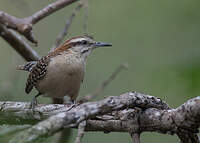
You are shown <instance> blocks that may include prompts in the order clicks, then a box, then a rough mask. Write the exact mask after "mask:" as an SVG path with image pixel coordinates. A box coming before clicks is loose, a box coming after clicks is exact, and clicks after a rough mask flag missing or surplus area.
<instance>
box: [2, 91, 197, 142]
mask: <svg viewBox="0 0 200 143" xmlns="http://www.w3.org/2000/svg"><path fill="white" fill-rule="evenodd" d="M199 103H200V97H196V98H194V99H191V100H189V101H187V102H186V103H185V104H183V105H181V106H180V107H178V108H176V109H171V108H169V107H168V105H167V104H166V103H164V102H162V101H161V100H160V99H158V98H155V97H152V96H148V95H144V94H139V93H135V92H129V93H125V94H123V95H120V96H114V97H108V98H105V99H104V100H101V101H98V102H88V103H84V104H81V105H77V106H76V107H75V108H73V109H72V110H70V111H67V110H68V109H69V107H67V106H66V105H58V104H57V105H54V104H51V105H40V106H38V107H36V109H35V112H34V114H33V113H32V111H31V110H30V109H29V106H30V104H29V103H20V102H18V103H15V102H0V115H1V116H0V123H1V124H3V123H9V120H8V119H12V118H15V119H16V121H12V123H19V122H20V121H24V120H29V121H30V120H33V121H38V120H42V119H45V118H47V117H49V116H50V117H49V118H48V119H46V120H44V121H41V122H39V123H38V124H36V125H34V126H32V127H31V128H29V129H28V130H26V131H22V132H21V133H20V134H19V135H18V136H17V137H16V138H14V139H13V140H12V141H13V142H18V141H19V140H18V139H20V141H23V142H28V141H35V140H38V139H39V138H40V137H44V136H50V135H52V134H54V133H56V132H58V131H60V130H62V129H63V128H64V127H67V128H68V127H75V128H77V126H78V124H79V123H80V122H82V121H84V120H87V123H86V126H85V131H103V132H106V133H108V132H129V133H132V134H134V133H142V132H144V131H156V132H160V133H169V134H177V135H178V136H179V138H180V139H181V141H182V142H183V143H186V142H187V143H190V142H191V143H192V142H194V143H199V140H198V137H197V135H196V133H197V131H198V130H197V129H198V127H199V126H200V120H199V119H200V112H199V111H200V104H199ZM136 107H139V108H136ZM66 111H67V112H66ZM57 113H58V114H57ZM52 115H53V116H52ZM3 121H4V122H3ZM29 123H33V122H29ZM184 137H185V138H184ZM186 137H187V139H186Z"/></svg>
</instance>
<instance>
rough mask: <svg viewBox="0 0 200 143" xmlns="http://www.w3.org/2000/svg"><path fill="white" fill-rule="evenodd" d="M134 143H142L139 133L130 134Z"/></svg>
mask: <svg viewBox="0 0 200 143" xmlns="http://www.w3.org/2000/svg"><path fill="white" fill-rule="evenodd" d="M130 135H131V138H132V141H133V143H140V134H139V133H130Z"/></svg>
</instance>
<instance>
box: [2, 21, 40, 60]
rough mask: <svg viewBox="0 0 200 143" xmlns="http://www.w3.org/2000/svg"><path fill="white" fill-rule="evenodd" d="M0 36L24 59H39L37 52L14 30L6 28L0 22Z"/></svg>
mask: <svg viewBox="0 0 200 143" xmlns="http://www.w3.org/2000/svg"><path fill="white" fill-rule="evenodd" d="M0 36H1V37H2V38H3V39H4V40H5V41H6V42H8V44H10V45H11V46H12V47H13V48H14V49H15V50H16V51H17V52H18V53H19V54H20V55H21V56H22V57H23V58H24V59H25V60H27V61H35V60H38V59H39V56H38V54H37V53H36V51H34V50H33V49H32V48H31V46H30V45H28V44H27V43H26V42H25V41H24V40H23V39H22V38H21V37H20V36H19V35H17V34H16V33H15V32H13V31H11V30H8V29H7V28H6V27H5V26H3V25H2V24H0Z"/></svg>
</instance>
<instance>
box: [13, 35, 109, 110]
mask: <svg viewBox="0 0 200 143" xmlns="http://www.w3.org/2000/svg"><path fill="white" fill-rule="evenodd" d="M104 46H112V45H111V44H108V43H103V42H96V41H94V40H93V38H92V37H90V36H78V37H73V38H71V39H69V40H67V41H65V42H64V44H63V45H61V46H59V47H57V48H56V49H54V50H53V51H52V52H49V54H48V55H47V56H44V57H42V58H41V59H40V60H38V61H31V62H28V63H26V64H24V65H20V66H18V67H17V69H19V70H25V71H28V72H30V74H29V76H28V79H27V82H26V88H25V91H26V93H30V92H31V90H32V89H33V87H35V88H36V89H37V90H38V94H37V95H36V96H35V97H34V98H33V100H32V102H31V106H32V108H34V106H35V105H37V97H38V96H40V95H44V96H46V97H54V98H63V97H64V96H65V95H68V96H69V97H70V99H71V101H72V102H73V103H74V101H75V100H76V97H77V96H78V94H79V89H80V85H81V83H82V82H83V78H84V73H85V65H86V59H87V57H88V56H89V55H90V54H91V53H92V51H93V50H94V49H96V48H97V47H104Z"/></svg>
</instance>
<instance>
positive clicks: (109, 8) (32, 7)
mask: <svg viewBox="0 0 200 143" xmlns="http://www.w3.org/2000/svg"><path fill="white" fill-rule="evenodd" d="M50 2H53V1H41V0H32V1H27V0H18V1H16V0H1V1H0V9H1V10H2V11H5V12H7V13H9V14H11V15H14V16H16V17H26V16H29V15H31V14H33V13H34V12H36V11H37V10H40V9H41V8H43V7H44V6H46V5H47V4H48V3H50ZM76 4H77V3H76ZM76 4H73V5H71V6H69V7H66V8H64V9H62V10H60V11H58V12H56V13H54V14H52V15H51V16H49V17H47V18H45V19H43V20H42V21H40V22H39V23H38V24H36V25H35V26H34V34H35V35H36V37H37V39H38V41H39V45H38V47H34V49H35V50H36V51H37V52H38V53H39V55H40V56H43V55H46V54H47V52H48V51H49V50H50V49H51V46H52V44H53V43H54V41H55V38H56V36H57V35H58V33H59V32H60V31H61V30H62V29H63V27H64V23H65V20H66V18H68V17H69V15H70V14H71V11H72V9H73V8H74V7H75V6H76ZM199 7H200V1H199V0H190V1H189V0H176V1H174V0H167V1H161V0H89V20H88V33H89V34H91V35H92V36H93V37H94V38H95V39H96V40H98V41H104V42H110V43H112V44H113V47H112V48H108V49H106V48H104V49H99V50H97V51H95V52H94V53H93V54H92V56H91V57H90V58H89V59H88V64H87V72H86V77H85V80H84V83H83V85H82V87H81V93H80V95H81V96H83V95H85V94H87V93H89V92H91V91H93V90H94V89H95V88H96V87H97V86H98V85H99V84H100V83H101V82H102V81H103V79H106V78H107V77H108V76H109V75H110V74H111V73H112V71H113V70H114V69H115V68H116V67H117V66H118V65H119V64H120V63H123V62H128V63H129V69H128V70H126V71H123V72H122V73H120V75H118V77H117V78H116V79H115V80H114V81H112V83H111V84H110V85H109V86H108V87H107V88H106V90H105V91H104V92H103V93H102V94H101V96H99V97H98V98H97V99H95V100H98V99H102V98H103V97H105V96H108V95H116V96H117V95H120V94H121V93H124V92H127V91H138V92H142V93H146V94H150V95H153V96H157V97H160V98H162V99H163V100H165V101H167V102H168V104H169V105H170V106H171V107H177V106H179V105H181V104H182V103H184V102H185V101H186V100H188V99H190V98H192V97H195V96H198V95H199V92H200V88H199V87H200V61H199V59H200V55H199V53H200V48H199V46H200V39H199V37H200V11H199ZM83 13H84V10H81V12H80V13H79V14H78V15H77V17H76V18H75V20H74V22H73V24H72V27H71V28H70V30H69V35H67V37H66V39H67V38H69V37H71V36H77V35H82V34H83V32H84V31H83V23H84V14H83ZM0 49H1V52H0V65H1V68H0V100H3V101H7V100H10V101H31V99H32V97H33V96H34V95H35V94H36V91H34V92H32V93H31V94H30V95H26V94H25V92H24V87H25V82H26V78H27V73H25V72H21V71H16V69H15V67H16V66H17V65H19V64H23V63H24V62H25V61H24V60H23V59H22V58H21V57H20V55H18V54H17V53H16V52H15V51H14V50H13V48H11V47H10V46H9V45H8V44H7V43H6V42H5V41H4V40H3V39H2V38H0ZM39 102H40V103H50V102H51V100H50V99H48V98H39ZM1 131H3V129H2V127H1V130H0V132H1ZM74 132H75V133H74V135H73V138H71V142H73V141H74V138H75V135H76V130H74ZM8 138H10V136H4V137H2V136H0V142H5V141H6V140H7V139H8ZM141 139H142V143H149V142H152V143H153V142H154V143H160V142H162V143H168V142H171V143H176V142H178V139H177V137H176V136H170V135H162V134H158V133H143V134H142V137H141ZM48 141H52V142H53V141H54V140H53V139H52V138H50V139H49V140H48ZM83 142H87V143H92V142H97V143H98V142H99V143H100V142H113V143H114V142H116V143H121V142H131V138H130V136H129V135H128V134H127V133H110V134H104V133H100V132H99V133H86V134H85V136H84V139H83Z"/></svg>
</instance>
